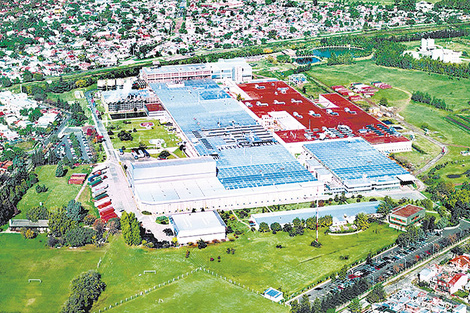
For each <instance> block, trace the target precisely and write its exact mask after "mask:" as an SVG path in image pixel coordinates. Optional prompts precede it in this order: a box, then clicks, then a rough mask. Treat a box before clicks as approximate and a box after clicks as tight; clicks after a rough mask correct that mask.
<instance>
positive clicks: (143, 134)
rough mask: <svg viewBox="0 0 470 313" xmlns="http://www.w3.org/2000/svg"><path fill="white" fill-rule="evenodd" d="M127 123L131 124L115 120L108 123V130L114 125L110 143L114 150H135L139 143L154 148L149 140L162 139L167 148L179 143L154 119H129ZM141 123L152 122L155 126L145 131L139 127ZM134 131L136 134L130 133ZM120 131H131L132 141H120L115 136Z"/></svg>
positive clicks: (172, 134)
mask: <svg viewBox="0 0 470 313" xmlns="http://www.w3.org/2000/svg"><path fill="white" fill-rule="evenodd" d="M128 121H130V122H131V124H124V120H117V121H111V122H108V128H109V126H110V125H114V126H115V127H116V129H113V132H114V135H112V136H111V137H112V139H111V141H112V142H113V146H114V148H115V149H120V148H121V147H122V146H125V147H126V148H136V147H138V146H139V143H140V142H142V143H144V144H146V145H147V147H148V148H152V147H155V145H151V144H150V142H149V140H151V139H163V140H165V143H166V145H167V147H176V144H177V143H178V142H179V141H180V139H179V138H178V137H177V136H176V135H175V134H174V133H170V132H168V131H167V130H166V129H165V126H163V125H161V124H160V122H159V121H158V120H156V119H145V118H139V119H129V120H128ZM142 122H153V123H154V124H155V126H154V127H153V129H146V128H145V127H141V126H140V123H142ZM134 128H135V129H136V130H137V132H135V133H134V132H132V130H133V129H134ZM121 130H126V131H131V132H132V137H133V140H132V141H121V140H120V139H119V138H118V136H117V134H118V133H119V132H120V131H121Z"/></svg>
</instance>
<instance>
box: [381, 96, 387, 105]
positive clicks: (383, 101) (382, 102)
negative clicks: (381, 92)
mask: <svg viewBox="0 0 470 313" xmlns="http://www.w3.org/2000/svg"><path fill="white" fill-rule="evenodd" d="M379 104H380V105H383V106H385V107H388V100H387V98H385V97H382V98H380V101H379Z"/></svg>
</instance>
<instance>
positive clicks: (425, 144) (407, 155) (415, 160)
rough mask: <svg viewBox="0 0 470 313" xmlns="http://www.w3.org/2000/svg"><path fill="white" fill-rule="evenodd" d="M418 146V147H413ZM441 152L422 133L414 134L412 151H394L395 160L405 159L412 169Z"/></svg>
mask: <svg viewBox="0 0 470 313" xmlns="http://www.w3.org/2000/svg"><path fill="white" fill-rule="evenodd" d="M415 147H416V148H418V149H415ZM439 153H441V148H440V147H439V146H438V145H436V144H434V143H432V142H430V141H429V140H427V139H426V138H425V137H424V136H422V135H416V137H415V138H414V140H413V151H411V152H400V153H394V157H395V159H397V160H405V161H407V162H410V163H411V164H412V165H413V169H415V170H417V169H420V168H422V167H423V166H424V165H426V164H427V163H428V162H429V161H431V160H432V159H433V158H435V157H436V156H437V155H438V154H439Z"/></svg>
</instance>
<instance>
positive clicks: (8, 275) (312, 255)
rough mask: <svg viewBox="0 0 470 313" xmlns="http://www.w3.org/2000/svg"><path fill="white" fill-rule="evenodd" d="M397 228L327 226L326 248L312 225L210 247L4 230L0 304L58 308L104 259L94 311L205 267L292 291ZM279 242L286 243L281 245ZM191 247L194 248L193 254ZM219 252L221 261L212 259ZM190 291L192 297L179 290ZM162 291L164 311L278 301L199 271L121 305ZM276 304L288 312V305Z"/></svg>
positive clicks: (139, 303)
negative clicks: (68, 244) (344, 232)
mask: <svg viewBox="0 0 470 313" xmlns="http://www.w3.org/2000/svg"><path fill="white" fill-rule="evenodd" d="M397 235H398V233H397V231H396V230H392V229H390V228H389V227H387V225H377V224H374V225H373V226H372V227H371V228H370V229H369V230H367V231H365V232H363V233H360V234H356V235H351V236H342V237H339V236H329V235H325V234H323V232H322V233H321V234H320V242H322V244H323V247H322V248H320V249H316V248H313V247H311V246H310V242H311V241H312V240H313V239H314V232H313V231H306V233H305V234H304V235H303V236H297V237H294V238H292V237H289V236H288V235H287V234H286V233H278V234H275V235H273V234H270V233H266V234H260V233H257V232H256V233H252V232H249V233H247V234H245V235H242V236H240V238H239V239H237V240H236V241H233V242H226V243H220V244H216V245H214V244H212V245H209V246H208V247H207V248H206V249H203V250H199V249H198V248H197V247H189V248H188V247H184V248H180V249H164V250H148V249H144V248H140V247H128V246H126V245H125V244H124V242H123V240H122V236H114V237H110V243H109V244H106V245H105V246H103V247H101V248H96V247H94V246H88V247H85V248H79V249H68V248H61V249H50V248H46V247H45V246H44V244H45V240H46V237H45V236H44V235H40V236H39V237H38V238H36V239H33V240H26V239H23V237H21V236H20V235H19V234H0V245H1V246H2V254H1V257H0V259H1V260H2V264H4V265H2V267H1V268H0V274H1V277H2V279H1V280H0V307H1V308H2V310H6V311H21V312H56V311H58V310H59V308H60V306H61V305H62V304H63V302H64V301H65V300H66V298H67V295H68V293H69V289H68V286H69V283H70V281H71V279H72V278H73V277H75V276H77V275H78V274H79V273H81V272H83V271H86V270H89V269H96V268H97V264H98V261H99V260H100V259H101V260H102V261H101V262H100V265H99V268H98V271H99V272H100V273H101V274H102V275H103V280H104V281H105V282H106V284H107V288H106V290H105V291H104V292H103V294H102V295H101V297H100V299H99V301H98V302H97V303H96V305H95V306H94V309H93V310H94V311H96V310H98V309H100V308H103V307H107V306H109V305H111V304H114V303H115V302H119V301H120V300H122V299H125V298H127V297H130V296H131V295H134V294H136V293H137V292H140V291H143V290H146V289H149V288H152V287H153V286H155V285H158V284H159V283H163V282H166V281H167V280H169V279H172V278H174V277H177V276H179V275H181V274H183V273H187V272H190V271H191V270H193V269H195V268H197V267H200V266H203V267H205V268H207V269H210V270H213V271H214V272H216V273H218V274H219V275H223V276H225V277H227V278H228V279H233V280H234V281H235V282H237V283H241V284H242V285H246V286H248V287H250V288H253V289H255V290H256V291H258V292H262V291H264V290H265V289H266V288H268V287H274V288H282V290H283V291H284V292H286V293H292V292H294V291H299V290H300V289H302V288H304V287H305V286H307V285H308V284H310V283H312V282H315V281H317V280H318V279H320V278H322V277H325V276H326V275H329V274H331V273H332V272H336V271H338V270H339V269H340V267H341V266H343V265H344V264H350V263H353V262H354V261H356V260H358V259H363V258H365V256H366V255H367V253H368V252H369V251H376V250H377V249H380V248H382V247H384V246H386V245H388V244H390V243H392V242H393V241H394V240H395V238H396V236H397ZM279 244H281V245H282V246H283V248H282V249H278V248H276V245H279ZM227 248H234V249H235V253H234V254H227V253H226V250H227ZM186 250H189V251H190V256H189V258H187V259H186V258H185V253H186ZM345 255H348V256H349V259H348V260H341V259H340V256H345ZM218 256H220V257H221V262H220V263H219V262H217V257H218ZM211 257H213V258H214V259H215V261H210V258H211ZM144 270H156V274H153V273H152V274H144V273H143V272H144ZM254 277H255V278H256V279H253V278H254ZM28 278H39V279H42V280H43V283H42V284H35V283H28V281H27V280H28ZM203 289H204V290H203ZM189 290H191V291H189ZM207 290H212V292H207ZM202 291H204V292H202ZM216 291H217V292H216ZM182 293H183V294H184V295H185V297H184V300H183V299H181V297H180V296H179V295H180V294H182ZM204 294H205V295H204ZM214 295H217V296H214ZM208 297H211V298H208ZM160 298H162V299H164V302H163V304H162V303H159V304H158V305H159V307H158V310H159V311H163V312H181V311H183V308H186V309H187V308H188V304H189V303H195V304H198V303H200V306H198V308H199V307H200V308H201V311H200V312H203V311H205V312H212V311H215V312H227V311H229V310H233V311H235V312H242V311H246V310H245V305H250V304H251V305H252V306H253V303H257V304H259V306H258V305H255V307H260V308H263V309H264V308H270V302H266V301H265V300H264V299H262V298H261V297H260V296H258V295H256V294H254V293H251V292H249V291H247V290H245V289H241V288H238V287H235V286H233V285H230V284H227V283H226V282H225V281H221V280H220V279H219V278H214V277H213V276H207V275H194V276H190V277H188V278H185V279H184V280H183V281H181V282H178V283H175V284H174V285H173V284H172V285H170V286H168V287H166V288H163V289H161V290H156V291H154V292H152V293H151V294H149V295H147V296H145V297H143V298H141V299H137V300H135V301H134V300H133V301H132V302H129V304H126V305H125V306H122V307H121V308H119V307H118V308H116V310H117V311H120V310H123V312H131V311H133V310H137V311H141V310H144V309H146V308H147V307H148V308H150V311H151V309H153V308H155V309H156V308H157V307H154V305H156V303H155V299H160ZM247 299H248V300H249V301H247ZM252 301H253V302H252ZM242 303H246V304H242ZM273 305H274V304H273ZM179 308H181V309H179ZM218 308H221V310H219V309H218ZM277 308H280V309H277ZM271 309H272V310H271ZM271 309H270V310H269V311H275V312H277V311H280V312H285V310H284V309H283V307H281V306H273V307H272V308H271ZM263 311H266V310H263ZM197 312H199V311H197Z"/></svg>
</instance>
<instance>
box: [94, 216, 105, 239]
mask: <svg viewBox="0 0 470 313" xmlns="http://www.w3.org/2000/svg"><path fill="white" fill-rule="evenodd" d="M93 229H94V230H95V231H96V234H97V237H98V238H101V237H102V236H103V233H104V230H105V228H104V222H103V220H102V219H100V218H98V219H96V220H95V222H94V223H93Z"/></svg>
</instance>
